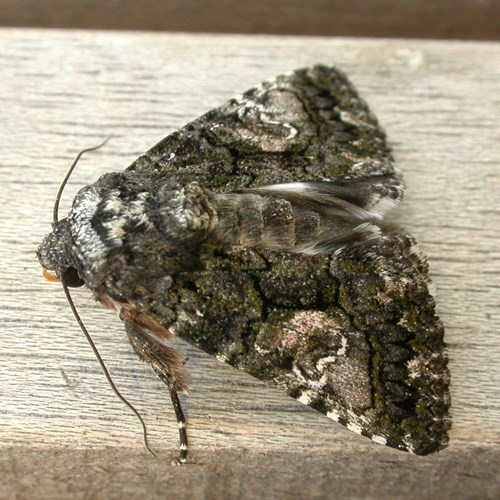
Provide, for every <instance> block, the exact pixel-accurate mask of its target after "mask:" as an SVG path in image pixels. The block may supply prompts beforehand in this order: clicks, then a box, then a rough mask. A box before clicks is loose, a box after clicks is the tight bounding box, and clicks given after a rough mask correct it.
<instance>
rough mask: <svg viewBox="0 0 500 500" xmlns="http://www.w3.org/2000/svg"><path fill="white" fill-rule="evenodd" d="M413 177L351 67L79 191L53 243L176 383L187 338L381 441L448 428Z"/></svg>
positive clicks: (255, 105) (197, 125)
mask: <svg viewBox="0 0 500 500" xmlns="http://www.w3.org/2000/svg"><path fill="white" fill-rule="evenodd" d="M403 193H404V184H403V181H402V177H401V174H400V173H399V172H398V171H397V170H396V168H395V167H394V165H393V158H392V156H391V150H390V147H389V146H388V144H387V141H386V137H385V134H384V131H383V130H382V128H381V127H380V125H379V123H378V122H377V119H376V117H375V116H374V115H373V114H372V112H371V111H370V110H369V108H368V106H367V104H366V103H365V102H364V101H363V100H362V99H361V98H360V97H359V95H358V93H357V92H356V90H355V89H354V87H353V86H352V84H351V83H350V82H349V80H348V79H347V77H346V76H345V75H344V74H343V73H342V72H341V71H339V70H338V69H335V68H333V67H326V66H314V67H311V68H305V69H300V70H297V71H294V72H291V73H288V74H284V75H280V76H277V77H275V78H272V79H270V80H267V81H265V82H263V83H262V84H260V85H258V86H256V87H254V88H252V89H250V90H248V91H247V92H245V93H244V94H243V95H241V96H239V97H235V98H233V99H231V100H229V101H228V102H227V103H226V104H224V105H222V106H220V107H218V108H216V109H213V110H211V111H209V112H208V113H206V114H205V115H203V116H202V117H200V118H198V119H196V120H194V121H193V122H191V123H189V124H188V125H186V126H185V127H184V128H182V129H180V130H178V131H177V132H174V133H173V134H171V135H169V136H167V137H166V138H165V139H163V140H162V141H160V142H159V143H158V144H157V145H156V146H154V147H153V148H152V149H150V150H149V151H148V152H146V153H145V154H144V155H142V156H141V157H139V158H138V159H137V160H136V161H135V162H134V163H132V165H130V166H129V167H128V168H127V169H126V170H124V171H123V172H112V173H107V174H105V175H103V176H102V177H100V178H99V179H98V180H97V181H96V182H95V183H94V184H92V185H89V186H86V187H84V188H82V189H81V190H80V191H79V192H78V194H77V195H76V197H75V199H74V202H73V205H72V208H71V210H70V212H69V214H68V216H67V217H66V218H64V219H61V220H58V219H57V216H56V217H55V222H54V227H53V230H52V232H51V233H50V234H48V235H47V236H46V237H45V239H44V240H43V242H42V243H41V245H40V246H39V248H38V250H37V255H38V259H39V261H40V264H41V265H42V267H43V268H44V269H45V270H47V271H49V272H50V274H51V275H53V276H55V277H57V278H58V279H59V280H60V281H61V282H62V284H63V285H65V287H64V288H65V290H67V287H74V286H81V285H85V286H86V287H87V288H88V289H90V290H91V292H92V294H93V296H94V297H95V299H96V300H97V301H98V302H100V303H101V304H103V305H104V306H105V307H108V308H111V309H114V310H116V311H117V312H118V313H119V317H120V318H121V320H122V321H123V324H124V327H125V331H126V333H127V335H128V338H129V340H130V343H131V345H132V347H133V349H134V350H135V352H136V353H137V355H138V356H139V358H140V359H142V360H143V361H145V362H146V363H148V364H149V365H150V366H151V367H152V369H153V370H154V371H155V372H156V374H157V375H158V376H159V377H160V379H161V380H162V381H163V382H165V384H166V386H167V388H168V391H169V392H170V395H171V398H172V402H173V405H174V410H175V413H176V417H177V420H178V424H179V430H180V441H181V443H180V456H179V461H180V462H182V461H185V460H186V456H187V434H186V424H185V418H184V415H183V412H182V408H181V405H180V402H179V398H178V393H179V392H185V391H187V386H186V379H185V376H184V362H185V360H184V358H183V356H182V355H180V354H179V353H178V352H176V351H175V350H173V349H172V348H171V347H169V344H168V340H169V338H170V337H172V336H174V335H178V336H180V337H182V338H183V339H185V340H187V341H188V342H190V343H192V344H194V345H195V346H197V347H199V348H201V349H203V350H204V351H206V352H208V353H210V354H212V355H213V356H216V357H217V358H218V359H220V360H223V361H225V362H226V363H229V364H230V365H232V366H234V367H237V368H239V369H241V370H244V371H245V372H247V373H249V374H251V375H253V376H254V377H257V378H258V379H261V380H263V381H265V382H267V383H268V384H269V385H270V386H273V387H277V388H279V389H282V390H283V391H285V392H286V393H287V394H289V395H290V396H292V397H294V398H296V399H298V400H299V401H301V402H302V403H304V404H306V405H309V406H310V407H312V408H315V409H316V410H318V411H320V412H322V413H324V414H325V415H327V416H328V417H330V418H332V419H333V420H335V421H337V422H340V423H341V424H343V425H345V426H347V427H348V428H349V429H352V430H353V431H356V432H358V433H360V434H362V435H364V436H367V437H369V438H371V439H372V440H373V441H375V442H377V443H381V444H385V445H388V446H391V447H394V448H397V449H399V450H404V451H410V452H413V453H417V454H422V455H425V454H428V453H431V452H434V451H437V450H440V449H441V448H443V447H445V446H446V444H447V442H448V429H449V427H450V420H449V416H448V409H449V406H450V399H449V392H448V385H449V372H448V369H447V356H446V353H445V343H444V340H443V335H444V331H443V326H442V324H441V322H440V321H439V319H438V318H437V316H436V314H435V302H434V299H433V297H432V295H431V293H430V292H429V278H428V265H427V261H426V257H425V256H424V255H423V253H422V252H421V251H420V250H419V248H418V247H417V246H416V242H415V239H414V238H413V237H412V236H411V235H409V234H407V233H406V232H405V231H404V230H402V229H401V228H399V227H397V226H396V225H394V224H391V223H389V222H387V220H386V215H387V213H388V212H389V211H390V210H391V209H393V208H394V207H395V206H396V205H397V204H398V203H399V202H400V201H401V200H402V197H403Z"/></svg>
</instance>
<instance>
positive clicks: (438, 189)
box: [0, 30, 500, 498]
mask: <svg viewBox="0 0 500 500" xmlns="http://www.w3.org/2000/svg"><path fill="white" fill-rule="evenodd" d="M0 47H1V49H0V58H1V61H2V67H3V79H2V81H1V82H0V102H2V109H1V111H0V114H1V121H0V123H1V125H0V126H1V127H2V133H1V134H0V152H1V153H0V180H1V182H2V186H3V199H4V202H3V203H2V204H1V206H0V210H1V212H0V235H1V238H0V245H1V249H0V259H1V263H2V269H3V273H4V279H3V280H2V281H1V284H0V287H1V293H0V322H1V325H2V328H1V330H0V345H1V346H2V348H1V351H0V387H1V388H2V389H1V391H0V408H1V421H0V422H1V424H0V425H1V427H0V429H1V430H0V444H1V445H2V446H4V447H5V446H23V447H28V448H29V447H34V448H39V447H42V448H44V449H47V450H58V449H68V448H71V449H76V450H78V449H83V450H89V449H92V448H100V447H104V446H109V447H113V448H116V449H120V448H128V449H129V450H130V449H131V450H133V451H134V452H136V453H137V454H142V453H143V445H142V437H141V432H140V428H139V426H138V423H137V421H136V419H135V418H134V417H133V415H131V414H130V413H129V412H128V411H127V410H126V409H125V408H124V407H123V406H122V405H121V403H120V402H119V401H117V400H116V398H115V397H114V395H113V394H112V393H111V391H110V389H109V388H108V386H107V385H106V384H105V382H104V379H103V377H102V374H101V373H100V371H99V368H98V366H97V364H96V362H95V360H94V359H93V357H92V354H91V353H90V351H89V349H88V347H87V346H86V344H85V341H84V340H83V338H82V336H81V334H80V332H79V329H78V327H77V325H76V323H75V321H74V320H73V318H72V316H71V313H70V311H69V309H68V306H67V304H66V302H65V300H64V297H63V293H62V291H61V289H60V288H59V287H58V286H55V285H53V286H51V285H49V284H47V283H46V282H45V281H44V280H43V279H42V278H41V275H40V274H41V273H40V268H39V265H38V263H37V261H36V258H35V255H34V250H35V248H36V246H37V245H38V243H39V241H40V240H41V238H42V237H43V235H44V234H45V233H46V232H48V231H49V230H50V220H51V207H52V203H53V199H54V196H55V193H56V190H57V188H58V184H59V182H60V180H61V178H62V177H63V175H64V173H65V170H66V168H67V166H68V165H69V163H70V162H71V160H72V158H73V156H74V155H75V153H76V152H77V151H78V150H80V149H82V148H84V147H88V146H93V145H95V144H98V143H99V142H100V141H101V140H102V139H103V138H104V137H106V136H107V135H108V134H110V133H113V139H112V140H111V141H110V143H109V144H108V145H107V146H106V147H105V148H104V149H102V150H100V151H99V152H96V153H94V154H93V155H92V156H88V157H87V158H86V159H85V160H83V161H82V163H81V165H80V166H79V168H78V169H77V171H76V172H75V174H74V176H73V178H72V180H71V181H70V183H69V187H68V189H67V194H66V195H65V197H64V200H63V205H62V213H64V212H65V211H67V210H68V207H69V204H70V202H71V198H72V196H73V195H74V193H75V192H76V191H77V190H78V189H79V188H80V187H81V186H83V185H84V184H87V183H90V182H92V181H93V180H95V179H96V178H97V176H98V175H100V174H101V173H104V172H107V171H112V170H120V169H123V168H124V167H126V166H127V165H128V164H129V163H130V162H131V161H132V160H134V159H135V157H136V156H138V155H139V154H140V153H141V152H143V151H145V150H146V149H147V148H149V147H150V146H151V145H153V144H154V143H155V142H157V141H158V140H159V139H160V138H162V137H163V136H164V135H166V134H167V133H168V132H171V131H173V130H175V129H176V128H178V127H179V126H181V125H183V124H184V123H186V122H187V121H189V120H191V119H192V118H195V117H196V116H198V115H199V114H201V113H203V112H204V111H206V110H208V109H210V108H211V107H213V106H216V105H217V104H220V103H222V102H223V101H224V100H226V99H227V98H229V97H231V96H232V95H234V94H236V93H239V92H241V91H243V90H245V89H246V88H248V87H250V86H251V85H253V84H255V83H257V82H260V81H261V80H263V79H265V78H267V77H269V76H272V75H275V74H278V73H280V72H282V71H287V70H290V69H293V68H298V67H301V66H306V65H311V64H314V63H318V62H322V63H327V64H336V65H338V66H339V67H341V68H342V69H344V70H345V71H346V72H347V73H348V74H349V76H350V78H351V80H352V81H353V82H354V83H355V85H356V86H357V87H358V89H359V90H360V92H361V93H362V94H363V96H364V97H365V98H366V100H367V101H368V102H369V103H370V105H371V107H372V108H373V110H374V111H375V112H376V114H377V115H378V117H379V119H380V120H381V122H382V123H383V124H384V126H385V128H386V130H387V132H388V136H389V138H390V140H391V141H392V143H393V145H394V147H395V156H396V158H397V163H398V165H399V167H400V169H401V170H402V171H403V173H404V175H405V178H406V181H407V184H408V196H407V199H406V201H405V203H404V204H403V206H402V208H401V209H400V210H398V213H397V216H396V219H397V220H398V222H400V223H402V224H403V225H405V226H406V227H407V228H408V229H409V230H410V232H411V233H413V234H414V235H415V236H416V237H417V238H418V240H419V242H420V243H421V246H422V248H423V250H424V251H425V252H426V253H427V254H428V255H429V258H430V263H431V274H432V276H433V278H434V281H435V284H436V287H437V292H438V294H437V304H438V313H439V314H440V316H441V317H442V319H443V321H444V324H445V327H446V331H447V333H446V339H447V342H448V344H449V355H450V371H451V376H452V385H451V393H452V404H453V406H452V417H453V429H452V431H451V445H450V447H449V448H448V449H447V450H445V451H444V452H441V453H440V454H439V455H438V456H444V457H453V456H460V454H462V453H463V452H464V451H463V450H464V449H465V448H469V447H473V449H475V450H481V449H483V450H484V449H485V448H488V447H489V448H494V449H495V450H497V451H498V444H499V442H500V426H499V423H500V422H499V420H500V389H499V385H500V384H499V383H500V366H499V363H498V359H499V355H500V340H499V337H498V331H499V327H500V315H499V307H498V306H499V298H500V294H499V289H498V284H497V281H498V275H499V271H500V259H499V257H500V255H499V253H500V250H499V243H500V242H499V232H498V228H497V225H496V224H495V221H496V220H498V212H499V209H498V193H499V188H500V178H499V174H498V157H499V145H498V126H499V118H498V111H497V110H498V92H497V88H496V87H497V82H498V76H499V61H500V58H499V57H498V55H499V52H500V50H499V48H500V47H499V45H498V44H486V43H482V44H472V43H455V42H454V43H439V42H426V43H424V42H418V41H408V40H393V41H388V40H378V41H374V40H363V39H357V40H354V39H328V38H324V39H321V38H316V39H304V38H279V37H244V36H192V35H172V34H145V33H114V34H111V33H104V32H102V33H100V32H95V33H90V32H71V31H66V32H62V31H37V30H33V31H31V30H2V31H0ZM75 298H76V301H77V303H78V306H79V309H80V312H81V315H82V317H83V318H84V321H85V322H86V324H87V326H88V328H89V330H90V331H91V332H92V334H93V336H94V338H95V340H96V342H97V344H98V346H99V349H100V351H101V353H102V355H103V357H104V358H105V359H106V361H107V363H108V365H109V366H110V369H111V371H112V374H113V377H114V380H115V381H116V383H117V385H118V386H119V387H120V388H121V389H122V391H123V393H124V394H125V395H126V396H127V397H128V398H129V399H130V400H131V401H132V402H133V403H134V404H135V405H136V406H137V407H138V408H139V410H140V411H141V413H142V415H143V416H144V417H145V419H146V421H147V423H148V428H149V431H150V438H151V444H152V446H153V448H155V449H156V450H159V451H160V453H161V456H162V460H163V459H165V460H168V457H170V456H173V455H174V454H175V450H176V446H177V441H176V440H177V436H176V426H175V422H174V419H173V412H172V410H171V408H170V403H169V400H168V396H167V394H166V391H165V389H164V386H163V385H162V383H161V382H160V381H159V380H157V379H156V377H155V375H154V374H153V373H152V372H150V371H149V369H148V368H147V367H146V366H143V365H141V364H140V363H139V361H137V360H136V358H135V355H134V354H133V353H132V351H131V348H130V346H129V345H128V342H127V340H126V338H125V335H124V333H123V331H122V325H121V322H120V321H119V320H117V319H116V318H115V317H114V316H113V314H111V313H110V312H109V311H105V310H103V309H101V308H99V307H98V306H97V305H96V304H94V303H93V302H92V300H91V299H90V297H89V294H88V293H86V292H85V291H84V290H82V291H79V292H76V293H75ZM178 345H179V348H181V349H182V350H183V351H184V352H186V353H187V355H188V356H189V358H190V361H189V371H190V374H191V383H190V386H191V390H192V393H191V395H190V397H189V398H187V399H186V400H185V403H186V405H187V410H188V417H189V422H190V427H189V431H190V436H191V442H192V448H193V450H194V454H193V459H194V460H195V461H196V460H197V458H196V457H198V460H199V459H200V457H201V459H202V460H203V457H207V456H208V455H207V453H208V452H210V451H211V450H215V451H214V453H215V455H216V456H219V458H220V453H222V454H224V452H225V451H227V450H242V449H243V450H248V451H249V452H250V453H258V452H266V453H271V454H272V453H274V452H275V453H276V454H277V455H279V454H280V453H281V454H283V453H285V454H290V457H295V458H293V460H299V458H298V457H303V458H304V457H310V458H311V460H318V461H320V459H321V457H324V456H335V454H336V453H340V455H338V456H339V457H340V456H342V457H344V455H342V453H343V452H339V450H344V451H345V453H346V454H347V455H348V456H350V457H351V459H352V460H357V458H356V457H359V455H360V454H362V453H365V452H366V453H368V452H369V453H372V451H369V450H373V447H376V448H375V449H376V450H377V451H375V452H373V453H375V455H374V456H376V457H379V458H380V457H382V458H381V459H382V460H385V461H390V460H393V459H395V458H394V457H397V459H395V460H397V463H398V464H400V465H401V466H402V467H412V468H415V470H417V469H418V470H420V471H422V470H423V469H422V468H421V467H426V466H427V465H425V464H429V463H433V462H432V460H446V458H444V459H436V458H432V457H430V458H425V459H421V461H419V462H415V459H414V458H413V457H411V456H409V455H405V454H402V453H399V452H397V451H394V450H390V449H388V448H384V447H382V446H378V445H376V444H373V443H371V442H370V441H369V440H366V439H365V438H362V437H359V436H357V435H355V434H354V433H352V432H350V431H348V430H346V429H344V428H343V427H342V426H340V425H336V424H334V423H332V421H331V420H329V419H327V418H326V417H324V416H322V415H320V414H319V413H317V412H315V411H313V410H310V409H308V408H307V407H304V406H303V405H301V404H300V403H298V402H296V401H294V400H292V399H290V398H288V397H286V396H284V395H282V394H280V393H279V392H277V391H274V390H270V389H268V388H266V387H265V386H264V385H263V384H261V383H259V382H257V381H255V380H254V379H252V378H251V377H249V376H247V375H245V374H244V373H239V372H238V371H236V370H234V369H232V368H230V367H228V366H225V365H224V364H222V363H220V362H218V361H216V360H214V359H212V358H210V357H209V356H206V355H204V354H202V353H199V352H198V351H196V350H195V349H193V348H191V347H186V346H185V345H184V344H183V343H181V342H179V343H178ZM367 450H368V451H367ZM235 452H236V451H235ZM6 453H7V454H5V453H2V454H1V455H0V456H2V457H9V456H10V457H12V456H13V455H9V453H11V452H6ZM197 453H198V455H197ZM478 453H479V452H478ZM217 454H219V455H217ZM447 454H449V455H447ZM113 456H114V455H113ZM143 456H144V455H143ZM280 456H282V455H280ZM367 456H368V455H367ZM370 456H372V455H370ZM471 456H472V457H474V456H475V455H471ZM495 456H496V457H498V455H495ZM165 457H167V458H165ZM222 457H223V455H222ZM314 457H316V458H314ZM212 458H213V456H212ZM483 458H484V456H483ZM144 460H145V461H146V463H145V465H144V466H145V467H147V460H149V459H148V458H145V456H144ZM305 460H306V461H307V458H306V459H305ZM377 460H378V458H377V459H376V460H374V461H373V462H371V463H368V462H367V463H366V464H365V467H366V468H367V470H368V469H369V470H370V471H371V472H372V474H373V476H374V477H376V476H377V475H376V468H377ZM427 460H431V462H428V461H427ZM327 462H328V463H329V467H331V466H332V463H331V460H329V461H327ZM0 463H2V462H0ZM4 463H5V464H8V463H11V459H10V458H8V459H7V460H6V461H5V462H4ZM20 463H21V462H20ZM79 463H80V462H79ZM81 463H82V464H85V463H86V461H85V460H82V461H81ZM226 463H227V460H226ZM252 463H253V462H252ZM294 463H295V462H294ZM489 463H490V466H492V464H494V461H493V460H490V462H489ZM418 464H421V465H418ZM318 467H319V466H318ZM279 470H281V469H279ZM460 470H462V472H464V471H463V469H460ZM277 474H278V472H277ZM381 477H384V476H383V475H382V476H381ZM452 477H455V476H452ZM485 477H486V476H485ZM488 478H489V479H488V481H489V482H488V481H486V482H484V481H482V482H479V483H478V485H479V486H478V487H480V486H481V485H482V487H484V488H486V487H488V488H490V490H488V491H491V488H492V487H494V488H497V487H498V483H497V482H496V480H495V479H494V476H491V477H490V476H488ZM492 478H493V479H492ZM268 480H269V481H270V486H269V487H270V488H272V481H271V476H269V478H268ZM339 480H340V479H339ZM436 480H437V479H436ZM451 480H452V478H449V481H451ZM492 481H493V483H492ZM436 484H437V483H436ZM492 485H493V486H492ZM438 486H439V485H438V484H437V486H436V488H438ZM12 487H13V488H14V489H13V490H12V491H18V490H16V489H15V488H16V487H15V485H14V486H12ZM326 487H327V485H325V488H326ZM9 491H10V490H9ZM270 491H271V490H270ZM325 491H330V490H328V489H325ZM368 491H369V490H368V489H367V490H365V492H368ZM436 491H438V490H436ZM495 491H497V490H495ZM179 498H181V497H179Z"/></svg>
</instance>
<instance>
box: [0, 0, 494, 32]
mask: <svg viewBox="0 0 500 500" xmlns="http://www.w3.org/2000/svg"><path fill="white" fill-rule="evenodd" d="M499 17H500V2H498V0H453V1H452V2H450V1H446V0H412V1H410V2H408V1H406V2H401V1H396V0H351V1H349V2H346V1H344V0H308V1H307V2H304V1H303V0H253V1H240V2H234V1H232V0H205V1H203V2H200V1H199V0H182V2H179V1H175V0H163V1H161V2H159V1H158V0H142V1H141V2H136V1H134V0H113V2H102V1H99V0H79V1H78V2H72V1H68V0H44V1H43V2H40V1H38V0H24V1H23V2H19V0H0V25H2V26H32V27H50V28H91V29H122V30H123V29H127V30H157V31H189V32H205V33H214V32H215V33H266V34H287V35H313V36H318V35H322V36H375V37H384V38H386V37H406V38H446V39H475V40H498V39H499V38H500V29H499V26H498V19H499Z"/></svg>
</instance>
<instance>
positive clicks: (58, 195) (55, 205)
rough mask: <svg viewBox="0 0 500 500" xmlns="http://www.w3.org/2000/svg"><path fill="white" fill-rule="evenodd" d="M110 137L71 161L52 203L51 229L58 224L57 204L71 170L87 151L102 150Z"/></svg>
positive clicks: (82, 151)
mask: <svg viewBox="0 0 500 500" xmlns="http://www.w3.org/2000/svg"><path fill="white" fill-rule="evenodd" d="M111 137H112V136H111V135H110V136H108V137H106V139H105V140H104V141H103V142H101V144H99V145H98V146H94V147H92V148H87V149H82V150H81V151H80V152H79V153H78V154H77V155H76V158H75V159H74V160H73V163H72V164H71V167H69V169H68V171H67V173H66V175H65V177H64V179H63V181H62V182H61V185H60V186H59V190H58V191H57V196H56V200H55V202H54V210H53V212H52V227H53V228H54V227H56V226H57V223H58V222H59V202H60V201H61V196H62V194H63V191H64V188H65V187H66V184H67V182H68V180H69V178H70V176H71V174H72V173H73V170H75V167H76V164H77V163H78V161H79V160H80V158H81V157H82V156H83V155H84V154H85V153H88V152H89V151H95V150H96V149H99V148H102V147H103V146H104V145H105V144H106V143H107V142H108V141H109V140H110V139H111Z"/></svg>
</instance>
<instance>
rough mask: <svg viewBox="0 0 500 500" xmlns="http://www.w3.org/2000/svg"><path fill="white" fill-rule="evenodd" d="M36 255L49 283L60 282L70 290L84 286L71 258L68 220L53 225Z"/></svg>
mask: <svg viewBox="0 0 500 500" xmlns="http://www.w3.org/2000/svg"><path fill="white" fill-rule="evenodd" d="M36 255H37V257H38V260H39V262H40V264H41V266H42V268H43V275H44V276H45V278H46V279H48V280H49V281H61V282H62V283H63V284H64V285H66V286H68V287H72V288H74V287H80V286H83V285H84V284H85V281H84V280H83V279H82V278H81V277H80V275H79V274H78V271H77V268H76V264H75V261H74V259H73V257H72V251H71V236H70V234H69V227H68V219H62V220H61V221H59V222H57V223H56V224H55V226H54V229H53V230H52V232H51V233H49V234H48V235H47V236H45V238H44V239H43V241H42V243H41V244H40V246H39V247H38V249H37V250H36Z"/></svg>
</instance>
